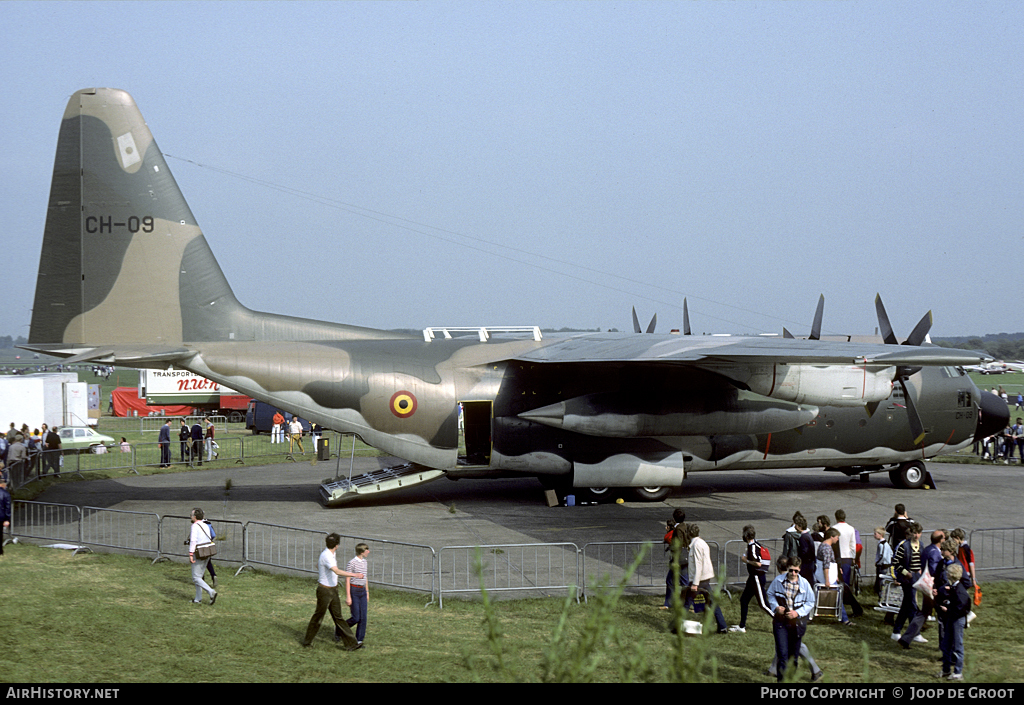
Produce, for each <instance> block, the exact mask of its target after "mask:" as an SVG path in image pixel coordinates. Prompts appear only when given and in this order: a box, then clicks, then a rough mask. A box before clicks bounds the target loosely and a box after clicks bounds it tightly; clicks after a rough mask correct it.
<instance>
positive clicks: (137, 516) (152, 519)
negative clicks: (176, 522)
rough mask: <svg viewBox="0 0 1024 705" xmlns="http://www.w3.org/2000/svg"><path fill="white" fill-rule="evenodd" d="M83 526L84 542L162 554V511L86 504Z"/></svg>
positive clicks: (83, 511) (82, 513) (82, 517)
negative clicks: (139, 510)
mask: <svg viewBox="0 0 1024 705" xmlns="http://www.w3.org/2000/svg"><path fill="white" fill-rule="evenodd" d="M81 526H82V530H81V538H80V539H79V540H80V541H81V542H82V543H84V544H88V545H90V546H103V547H104V548H120V549H125V550H128V551H139V552H142V553H156V554H159V551H160V548H159V537H160V516H159V515H158V514H152V513H149V512H128V511H123V510H120V509H100V508H98V507H82V512H81Z"/></svg>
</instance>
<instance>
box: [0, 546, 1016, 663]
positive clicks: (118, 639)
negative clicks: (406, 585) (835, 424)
mask: <svg viewBox="0 0 1024 705" xmlns="http://www.w3.org/2000/svg"><path fill="white" fill-rule="evenodd" d="M5 550H6V555H5V556H4V557H2V558H0V575H2V577H3V586H4V592H5V595H6V596H7V599H6V600H5V604H6V609H5V620H4V622H5V625H4V630H3V633H4V636H3V641H4V643H5V644H7V645H8V650H9V651H10V652H11V653H10V656H11V657H10V658H8V659H7V661H6V663H5V667H4V674H3V680H5V681H8V682H32V683H41V682H67V683H139V682H193V681H195V680H206V681H213V682H304V681H316V682H338V681H346V682H352V681H365V682H395V681H403V682H462V681H476V680H481V681H510V680H524V681H541V680H552V679H557V678H559V677H564V676H565V674H567V673H574V672H575V673H583V674H585V676H579V677H586V678H588V679H593V680H597V681H615V680H620V679H623V678H635V679H637V680H652V681H672V680H677V679H678V673H679V669H680V666H679V663H680V662H687V663H693V664H696V665H697V668H696V672H697V674H698V676H697V677H698V678H699V679H700V680H704V681H708V680H712V679H717V680H720V681H724V682H754V683H771V682H773V679H772V678H769V677H767V676H765V675H764V674H763V671H764V670H765V668H766V667H767V665H768V663H769V661H770V660H771V658H772V655H773V648H774V647H773V642H772V637H771V629H770V623H769V621H768V620H767V618H766V617H764V616H763V615H761V614H756V615H752V617H751V618H750V619H749V620H748V629H747V633H746V634H729V635H725V636H719V635H715V634H710V635H707V636H705V637H702V638H697V637H685V638H684V639H682V640H681V643H682V648H683V650H684V653H683V655H682V658H681V659H676V658H675V655H674V652H673V645H674V644H675V643H676V639H675V637H673V636H671V635H670V634H669V633H668V631H667V624H668V619H669V617H668V613H667V612H664V611H661V610H658V609H657V606H658V605H660V604H661V597H660V596H655V595H651V596H624V597H622V598H620V599H618V600H615V599H609V600H606V601H605V603H604V605H603V607H602V606H599V604H600V601H599V600H595V599H594V598H591V602H590V604H589V605H587V604H581V605H577V604H575V603H574V602H572V603H569V604H568V606H567V609H566V611H565V612H564V621H563V620H562V616H563V602H564V601H563V600H558V599H528V600H497V601H495V600H494V599H493V597H494V596H491V597H492V600H491V606H490V610H491V612H490V614H491V615H492V620H491V622H490V624H491V628H492V632H494V633H500V636H499V637H495V638H494V639H493V640H488V637H487V633H488V632H487V629H486V628H485V620H484V617H485V612H486V610H485V607H484V605H483V604H482V603H481V601H480V600H479V599H477V600H473V601H459V600H445V607H444V609H443V610H439V609H438V608H437V607H436V605H431V606H426V603H427V602H428V601H429V597H428V596H426V595H422V594H417V593H404V592H395V591H385V590H382V589H376V588H374V587H372V586H371V593H370V595H371V597H370V620H369V629H368V632H367V638H366V647H365V648H364V649H362V650H360V651H357V652H354V653H346V652H344V651H342V650H341V649H340V648H339V647H338V646H337V645H336V644H334V642H333V640H332V639H331V635H332V633H333V628H332V626H331V625H330V624H329V618H328V619H326V620H325V621H324V623H323V625H322V627H321V630H320V635H319V637H318V639H317V640H316V641H315V642H314V644H313V646H312V647H310V648H308V649H307V648H303V647H302V646H301V644H300V641H301V639H302V635H303V633H304V631H305V628H306V624H307V623H308V620H309V617H310V615H311V614H312V612H313V608H314V606H315V597H314V591H315V581H314V579H313V578H311V577H307V578H300V577H290V576H280V575H270V574H266V573H253V572H250V571H246V572H244V573H242V574H241V575H239V576H238V577H235V576H234V569H233V568H231V567H230V566H228V565H227V564H222V565H221V566H219V569H218V590H219V591H220V596H219V598H218V600H217V604H216V605H214V606H212V607H211V606H210V605H209V604H204V605H193V604H191V603H190V602H189V600H191V599H192V597H193V595H194V587H193V586H192V583H191V577H190V572H189V568H188V566H187V565H185V564H182V563H171V562H163V563H158V564H156V565H150V563H149V561H148V560H147V559H143V558H136V557H130V556H119V555H103V554H90V553H81V554H79V555H77V556H73V555H72V554H71V553H70V552H69V551H65V550H58V549H49V548H41V547H37V546H32V545H27V544H16V545H12V544H9V545H8V546H7V547H6V549H5ZM339 550H341V549H339ZM1022 596H1024V585H1022V584H1021V583H1018V582H1009V581H1007V582H993V581H991V580H989V581H988V582H987V583H986V585H985V599H984V605H983V606H982V607H980V608H979V609H978V612H979V617H978V619H977V620H976V621H975V622H974V626H972V628H971V629H969V630H968V631H967V636H966V650H967V668H966V676H967V678H966V680H967V681H968V682H977V681H981V680H984V681H995V680H1006V681H1020V680H1021V679H1022V678H1024V647H1022V645H1021V640H1020V637H1019V635H1020V634H1021V628H1022V626H1024V624H1022V622H1024V618H1022V617H1021V612H1020V608H1019V605H1020V603H1021V598H1022ZM737 602H738V600H735V601H733V602H729V601H726V602H725V605H724V608H725V613H726V619H727V621H728V622H729V623H730V624H733V623H736V622H737V621H738V616H739V615H738V612H739V605H738V604H737ZM601 610H603V612H601ZM347 614H348V613H347V610H346V611H345V615H346V616H347ZM560 623H561V624H562V632H561V637H560V638H559V639H558V640H557V643H554V642H555V641H556V640H555V639H554V636H553V635H554V634H555V631H556V627H557V625H559V624H560ZM925 635H926V636H927V637H928V638H929V639H930V642H929V643H928V644H925V645H914V648H912V649H911V650H910V651H903V650H902V649H900V648H899V647H898V646H897V645H896V644H895V643H894V642H892V641H891V640H890V639H889V628H888V627H886V626H885V625H883V624H882V623H881V615H879V614H877V613H872V612H868V613H867V614H866V615H865V616H864V617H863V618H862V619H860V620H858V623H857V626H855V627H852V628H845V627H841V626H838V625H834V624H822V623H820V622H817V621H816V622H813V623H812V624H811V626H810V628H809V629H808V633H807V643H808V644H809V645H810V647H811V649H812V651H813V653H814V656H815V658H816V659H817V660H818V663H819V664H820V665H821V666H822V667H824V669H825V681H824V682H832V683H835V682H897V683H906V682H933V678H934V675H935V673H936V672H937V671H938V670H939V663H938V660H937V658H938V645H937V636H936V631H935V629H934V628H932V629H930V630H928V631H926V632H925ZM578 644H589V645H591V646H592V648H590V649H588V651H587V653H586V654H585V655H584V654H581V653H579V652H577V651H574V647H575V646H576V645H578ZM862 644H863V645H866V646H862ZM497 653H500V655H501V657H500V664H501V665H500V666H499V665H498V664H499V659H498V656H497V655H496V654H497ZM865 653H866V654H867V657H866V659H865V658H864V656H863V654H865ZM584 656H585V657H586V658H588V659H591V666H592V667H591V668H589V669H584V670H582V671H580V670H574V669H569V668H566V667H565V666H566V664H565V661H566V659H573V658H584ZM58 663H59V666H58V665H57V664H58ZM556 666H557V667H556ZM198 674H201V676H200V675H198ZM808 678H809V673H808V672H807V670H806V667H805V666H804V667H802V668H801V670H800V672H799V674H798V680H800V681H806V680H807V679H808Z"/></svg>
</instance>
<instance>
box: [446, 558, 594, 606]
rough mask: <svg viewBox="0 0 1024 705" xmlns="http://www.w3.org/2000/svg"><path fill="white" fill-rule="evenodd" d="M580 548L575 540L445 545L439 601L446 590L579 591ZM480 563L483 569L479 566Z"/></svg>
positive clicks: (476, 591) (470, 591)
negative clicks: (487, 544)
mask: <svg viewBox="0 0 1024 705" xmlns="http://www.w3.org/2000/svg"><path fill="white" fill-rule="evenodd" d="M579 556H580V551H579V549H578V548H577V547H576V545H575V544H572V543H530V544H501V545H492V546H445V547H443V548H442V549H441V550H440V551H438V554H437V594H438V604H439V605H440V606H441V607H444V595H445V593H448V594H453V593H478V592H480V588H481V586H483V587H484V588H486V590H487V591H488V592H498V591H503V592H507V591H526V590H531V591H533V590H546V591H551V590H561V591H565V590H567V589H569V588H574V589H575V590H576V599H577V600H578V599H579V585H580V582H579V579H580V569H579ZM478 566H479V570H477V567H478Z"/></svg>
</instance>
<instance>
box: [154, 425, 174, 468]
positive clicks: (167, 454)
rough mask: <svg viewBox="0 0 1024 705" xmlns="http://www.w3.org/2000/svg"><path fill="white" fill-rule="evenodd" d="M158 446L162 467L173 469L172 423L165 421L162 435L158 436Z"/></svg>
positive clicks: (161, 431)
mask: <svg viewBox="0 0 1024 705" xmlns="http://www.w3.org/2000/svg"><path fill="white" fill-rule="evenodd" d="M157 444H158V445H159V446H160V467H162V468H169V467H171V421H170V419H168V420H167V421H164V425H163V426H161V427H160V435H159V436H157Z"/></svg>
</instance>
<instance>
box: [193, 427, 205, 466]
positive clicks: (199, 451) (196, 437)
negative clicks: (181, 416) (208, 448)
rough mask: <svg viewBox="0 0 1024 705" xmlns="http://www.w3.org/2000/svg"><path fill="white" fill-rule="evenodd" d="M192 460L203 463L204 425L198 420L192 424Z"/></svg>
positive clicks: (199, 463)
mask: <svg viewBox="0 0 1024 705" xmlns="http://www.w3.org/2000/svg"><path fill="white" fill-rule="evenodd" d="M192 462H194V463H195V464H196V465H202V464H203V427H202V425H201V424H200V423H199V422H198V421H196V422H195V423H194V424H192Z"/></svg>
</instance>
